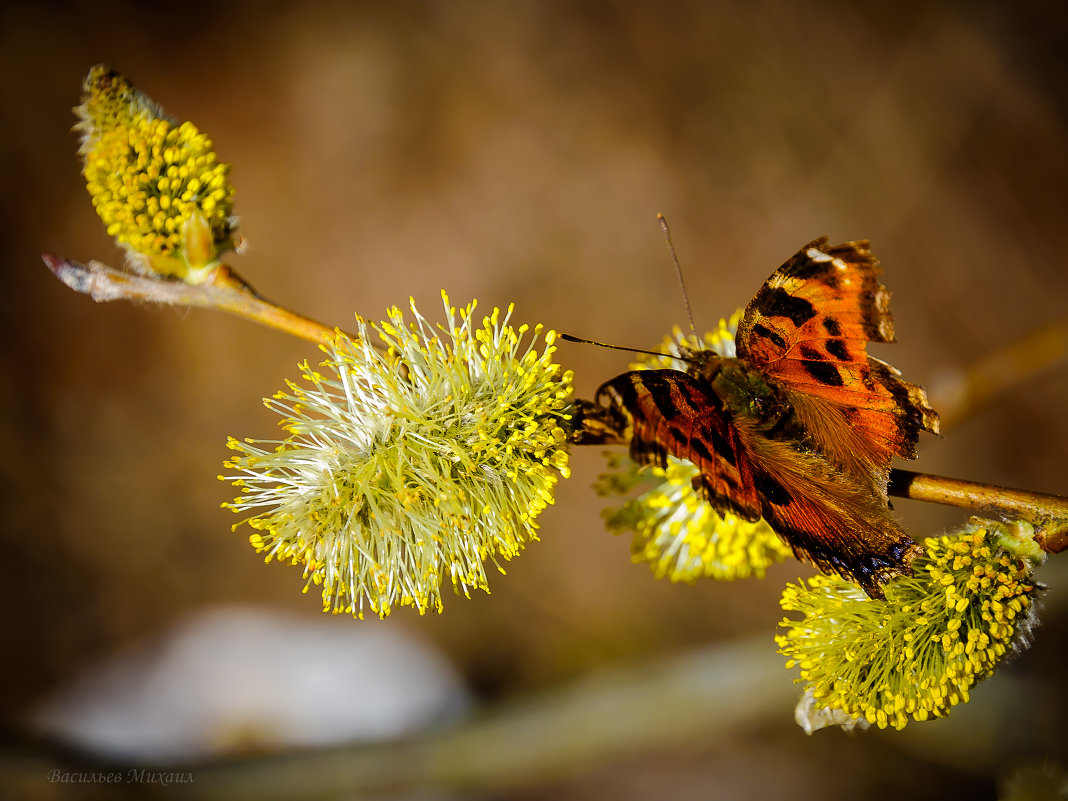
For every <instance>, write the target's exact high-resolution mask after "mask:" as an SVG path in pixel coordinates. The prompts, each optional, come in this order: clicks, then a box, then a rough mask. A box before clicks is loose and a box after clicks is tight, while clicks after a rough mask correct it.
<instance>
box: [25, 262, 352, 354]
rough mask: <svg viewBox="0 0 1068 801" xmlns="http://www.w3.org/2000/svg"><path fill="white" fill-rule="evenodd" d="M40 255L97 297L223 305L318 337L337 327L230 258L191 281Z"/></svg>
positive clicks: (299, 334)
mask: <svg viewBox="0 0 1068 801" xmlns="http://www.w3.org/2000/svg"><path fill="white" fill-rule="evenodd" d="M41 258H42V260H43V261H44V263H45V264H46V265H47V266H48V269H50V270H51V271H52V273H53V274H54V275H55V276H56V278H58V279H59V280H60V281H62V282H63V283H64V284H66V285H67V286H68V287H70V288H71V289H73V290H74V291H75V292H79V293H81V294H83V295H88V296H89V297H91V298H92V299H93V300H95V301H96V302H97V303H106V302H108V301H112V300H131V301H142V302H147V303H160V304H163V305H167V306H179V307H184V308H188V307H191V306H196V307H199V308H203V309H218V310H219V311H224V312H229V313H230V314H234V315H237V316H238V317H244V318H245V319H248V320H252V321H254V322H257V323H260V324H261V325H266V326H268V327H270V328H276V329H278V330H279V331H284V332H285V333H287V334H292V335H293V336H295V337H299V338H301V339H307V340H310V341H311V342H317V343H318V342H322V341H323V340H324V338H327V337H329V336H331V335H332V334H333V333H334V329H333V328H332V327H330V326H328V325H326V324H324V323H320V322H318V321H317V320H313V319H311V318H310V317H304V316H303V315H300V314H297V313H296V312H292V311H290V310H289V309H286V308H284V307H282V306H279V305H278V304H276V303H272V302H271V301H269V300H267V299H266V298H264V297H262V296H261V295H260V294H259V293H257V292H256V290H254V289H253V288H252V286H251V285H249V283H248V282H247V281H245V280H244V279H243V278H242V277H241V276H240V275H238V274H237V273H236V272H235V271H234V270H233V269H232V268H231V267H229V266H228V265H226V264H223V265H220V266H219V267H218V268H217V269H216V270H215V272H214V273H213V274H212V278H211V280H210V281H206V282H205V283H202V284H186V283H182V282H181V281H168V280H164V279H160V278H152V277H148V276H140V275H133V274H131V273H126V272H122V271H121V270H116V269H115V268H113V267H109V266H107V265H106V264H101V263H100V262H98V261H90V262H89V263H88V264H81V263H79V262H76V261H70V260H68V259H63V258H60V257H59V256H53V255H52V254H50V253H42V254H41Z"/></svg>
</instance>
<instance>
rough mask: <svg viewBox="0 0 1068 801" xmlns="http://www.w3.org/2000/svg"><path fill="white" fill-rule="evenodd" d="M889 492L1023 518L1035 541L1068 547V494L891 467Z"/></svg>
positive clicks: (1055, 549) (1053, 548) (1049, 547)
mask: <svg viewBox="0 0 1068 801" xmlns="http://www.w3.org/2000/svg"><path fill="white" fill-rule="evenodd" d="M887 491H888V492H889V494H890V495H893V496H895V497H897V498H909V499H910V500H914V501H929V502H931V503H942V504H945V505H947V506H956V507H959V508H961V509H974V510H975V511H977V512H980V513H982V514H984V515H989V516H993V517H1001V518H1010V519H1017V520H1026V521H1027V522H1028V523H1030V524H1031V525H1033V526H1034V527H1035V542H1037V543H1038V545H1039V546H1040V547H1041V548H1042V549H1043V550H1045V551H1047V552H1048V553H1060V552H1061V551H1063V550H1065V549H1066V548H1068V498H1065V497H1062V496H1060V495H1047V494H1045V493H1042V492H1030V491H1028V490H1020V489H1012V488H1011V487H1000V486H997V485H996V484H981V483H979V482H976V481H963V480H961V479H959V478H947V477H945V476H932V475H928V474H925V473H914V472H912V471H911V470H896V469H895V470H891V471H890V484H889V486H888V487H887Z"/></svg>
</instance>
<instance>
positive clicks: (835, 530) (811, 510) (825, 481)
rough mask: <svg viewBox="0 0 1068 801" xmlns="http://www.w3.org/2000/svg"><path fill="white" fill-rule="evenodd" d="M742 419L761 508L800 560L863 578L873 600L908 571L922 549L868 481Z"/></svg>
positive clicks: (741, 434)
mask: <svg viewBox="0 0 1068 801" xmlns="http://www.w3.org/2000/svg"><path fill="white" fill-rule="evenodd" d="M739 422H740V424H739V425H738V436H739V442H740V447H741V450H742V451H743V452H745V453H746V454H747V455H749V456H750V457H751V459H752V464H753V465H754V483H755V484H756V486H757V487H758V488H759V490H760V497H761V514H762V516H763V518H764V519H765V520H766V521H767V522H768V525H770V526H771V527H772V529H774V530H775V533H777V534H778V535H779V536H780V537H782V538H783V540H784V541H785V542H786V544H787V545H789V546H790V547H791V548H792V549H793V552H794V554H795V555H796V556H797V557H798V558H799V559H801V560H803V561H806V562H808V563H810V564H813V565H815V566H816V567H818V568H819V569H820V570H821V571H823V572H824V573H837V574H839V575H840V576H842V577H843V578H846V579H849V580H852V581H855V582H857V583H858V584H860V585H861V586H862V587H863V588H864V590H865V592H867V593H868V595H869V596H871V597H872V598H881V597H883V592H882V584H883V582H885V581H886V580H887V579H890V578H893V577H894V576H899V575H903V574H907V573H908V572H909V570H910V568H911V565H912V559H913V557H915V556H916V554H917V553H919V551H920V548H919V546H918V545H917V544H916V543H915V542H914V541H913V540H912V539H911V538H910V537H909V536H908V535H907V534H906V533H905V532H904V531H902V529H901V527H900V526H898V524H897V522H896V521H895V520H894V518H893V516H892V514H891V512H890V508H889V506H888V505H887V504H886V501H885V500H884V499H883V498H882V497H880V495H879V494H877V493H873V492H872V491H871V487H870V486H868V485H867V483H866V482H862V481H858V480H856V478H855V477H853V476H851V475H849V474H847V473H843V472H842V471H841V470H839V469H838V468H837V467H836V466H834V465H833V464H831V462H830V461H829V460H828V459H826V458H824V457H823V456H822V455H820V454H818V453H804V452H800V451H798V450H797V449H796V447H795V446H794V444H793V443H789V442H782V441H778V440H774V439H769V438H767V437H765V436H762V435H761V434H759V433H755V432H754V431H753V430H752V428H751V426H749V425H748V424H746V423H745V422H741V421H739Z"/></svg>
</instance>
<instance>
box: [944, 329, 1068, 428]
mask: <svg viewBox="0 0 1068 801" xmlns="http://www.w3.org/2000/svg"><path fill="white" fill-rule="evenodd" d="M1065 358H1068V322H1056V323H1051V324H1050V325H1046V326H1043V327H1041V328H1037V329H1035V330H1034V331H1031V332H1030V333H1029V334H1027V335H1026V336H1024V337H1022V338H1020V339H1017V340H1015V341H1013V342H1010V343H1008V344H1007V345H1003V346H1002V347H1000V348H997V349H996V350H993V351H991V352H990V353H988V354H986V355H985V356H983V357H982V358H980V359H978V360H977V361H975V362H974V363H972V364H971V365H969V366H968V367H966V368H964V369H961V370H957V371H950V372H946V373H945V374H943V375H942V376H940V377H937V378H936V379H935V380H934V381H932V382H931V385H930V387H929V389H930V393H929V394H930V397H931V402H932V405H933V406H934V407H935V408H936V409H938V416H939V417H940V418H941V420H942V423H943V425H954V424H955V423H957V422H959V421H961V420H963V419H965V418H967V417H968V416H970V415H971V414H973V413H974V412H976V411H978V410H979V409H980V408H982V407H983V406H985V405H986V404H988V403H989V402H990V401H991V400H993V399H994V398H995V397H997V396H998V395H1000V394H1002V393H1004V392H1007V391H1008V390H1010V389H1012V388H1013V387H1016V386H1019V385H1020V384H1022V383H1024V382H1025V381H1028V380H1030V379H1031V378H1033V377H1034V376H1035V375H1037V374H1038V373H1040V372H1042V371H1043V370H1047V369H1049V368H1050V367H1052V366H1054V365H1056V364H1059V363H1061V362H1063V361H1064V360H1065Z"/></svg>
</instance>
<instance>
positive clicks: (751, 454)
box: [573, 237, 939, 598]
mask: <svg viewBox="0 0 1068 801" xmlns="http://www.w3.org/2000/svg"><path fill="white" fill-rule="evenodd" d="M879 275H880V270H879V263H878V261H877V260H876V259H875V257H874V256H873V255H872V253H871V249H870V247H869V243H868V242H867V240H863V241H858V242H846V243H844V244H841V245H835V246H833V247H832V246H829V244H828V240H827V239H826V237H824V238H820V239H817V240H815V241H813V242H811V243H809V244H807V245H805V246H804V247H803V248H801V250H799V251H798V252H797V253H796V254H794V256H793V257H791V258H790V259H789V260H788V261H787V262H786V263H785V264H783V265H782V267H780V268H779V269H778V270H776V271H775V273H774V274H772V276H771V277H770V278H768V280H767V281H765V282H764V285H763V286H762V287H761V288H760V291H758V292H757V294H756V296H755V297H754V298H753V299H752V300H751V301H750V302H749V305H748V306H746V308H745V312H744V313H743V315H742V317H741V320H740V322H739V324H738V329H737V333H736V334H735V350H736V356H735V357H733V358H726V357H722V356H720V355H719V354H717V353H715V352H714V351H712V350H707V349H699V348H694V349H690V348H685V347H682V348H680V349H679V353H678V359H679V360H680V361H682V362H683V363H685V364H686V365H687V366H686V369H685V370H677V369H650V370H636V371H632V372H627V373H623V374H622V375H619V376H617V377H615V378H613V379H611V380H609V381H606V382H605V383H604V384H602V385H601V387H600V388H599V389H598V390H597V393H596V395H595V396H594V401H593V402H590V401H579V402H578V404H577V406H576V424H575V433H574V435H573V439H574V441H575V442H576V443H578V444H612V443H624V444H625V443H629V445H630V454H631V457H632V458H633V459H634V460H635V461H636V462H638V463H640V464H658V465H660V466H664V465H665V464H666V459H667V456H668V455H671V456H674V457H677V458H679V459H685V460H687V461H689V462H691V463H692V464H693V465H694V466H695V467H696V468H697V469H698V471H699V473H698V475H697V476H696V477H695V479H694V486H695V489H696V490H698V492H700V493H701V494H702V495H703V497H704V498H705V499H707V501H708V503H710V504H711V505H712V507H713V508H714V509H715V510H716V511H717V512H720V513H726V512H732V513H734V514H736V515H738V516H739V517H741V518H743V519H745V520H748V521H751V522H753V521H756V520H758V519H760V518H764V520H766V521H767V522H768V524H769V525H770V526H771V528H772V529H773V530H774V531H775V532H776V533H777V534H778V535H779V536H780V537H781V538H782V539H783V540H784V541H785V542H786V543H787V544H788V545H789V546H790V547H791V549H792V550H793V552H794V554H795V555H796V556H797V557H798V558H800V559H802V560H804V561H807V562H809V563H811V564H813V565H815V566H816V567H817V568H819V569H820V570H821V571H823V572H825V573H837V574H839V575H840V576H842V577H844V578H846V579H849V580H852V581H855V582H856V583H858V584H860V585H861V587H863V588H864V590H865V591H866V592H867V594H868V595H869V596H871V597H874V598H878V597H882V589H881V587H882V584H883V583H884V582H885V581H887V580H888V579H890V578H893V577H894V576H898V575H904V574H908V573H910V572H911V562H912V559H913V557H914V556H916V555H917V554H918V553H919V552H920V548H919V546H918V545H917V544H916V543H915V542H914V541H913V540H912V539H911V538H910V537H909V536H908V534H906V533H905V532H904V531H903V530H902V528H901V527H900V526H899V525H898V523H897V522H896V521H895V520H894V517H893V514H892V512H891V508H890V504H889V500H888V497H887V481H888V478H889V473H890V463H891V460H892V459H893V458H894V457H895V456H899V457H902V458H905V459H913V458H915V456H916V444H917V441H918V440H919V434H920V431H928V432H930V433H933V434H937V433H938V432H939V421H938V414H937V413H936V412H935V411H934V410H933V409H932V408H931V406H930V404H929V403H928V400H927V395H926V393H925V392H924V390H923V389H922V388H921V387H919V386H917V385H915V384H911V383H909V382H907V381H905V380H904V379H902V378H901V374H900V372H899V371H898V370H896V369H894V368H893V367H891V366H890V365H889V364H887V363H886V362H883V361H880V360H879V359H876V358H875V357H873V356H869V355H868V353H867V343H868V342H877V343H882V342H893V341H894V324H893V318H892V317H891V315H890V310H889V299H890V295H889V293H888V292H887V290H886V288H885V287H884V286H883V285H882V284H881V283H880V281H879Z"/></svg>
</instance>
